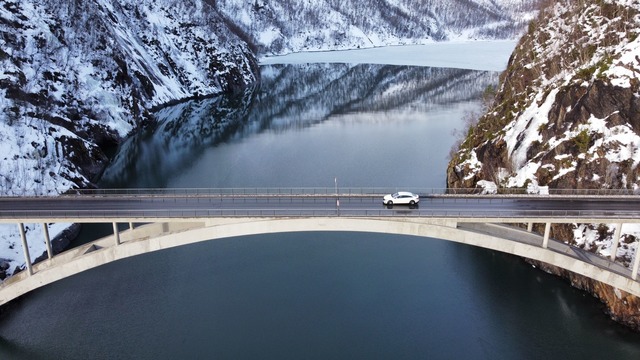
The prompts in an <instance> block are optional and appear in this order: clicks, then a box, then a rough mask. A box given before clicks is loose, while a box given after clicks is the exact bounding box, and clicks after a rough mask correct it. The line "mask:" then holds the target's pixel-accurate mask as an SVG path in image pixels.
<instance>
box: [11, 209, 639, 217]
mask: <svg viewBox="0 0 640 360" xmlns="http://www.w3.org/2000/svg"><path fill="white" fill-rule="evenodd" d="M336 216H339V217H435V218H467V219H497V218H500V219H526V218H540V219H568V218H571V219H619V220H622V219H636V220H637V219H638V212H636V211H598V210H496V211H492V210H484V211H480V212H478V211H473V210H469V211H460V210H453V211H452V210H419V209H410V208H407V207H402V206H396V207H394V208H392V209H379V210H372V209H366V210H358V209H180V210H97V211H96V210H30V211H11V212H6V213H5V212H3V213H2V214H1V215H0V217H1V218H3V219H5V220H6V219H65V218H66V219H77V220H80V219H98V218H108V219H125V218H139V219H149V220H151V219H154V218H182V219H185V218H212V217H281V218H286V217H291V218H295V217H336Z"/></svg>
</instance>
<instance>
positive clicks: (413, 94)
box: [0, 65, 640, 359]
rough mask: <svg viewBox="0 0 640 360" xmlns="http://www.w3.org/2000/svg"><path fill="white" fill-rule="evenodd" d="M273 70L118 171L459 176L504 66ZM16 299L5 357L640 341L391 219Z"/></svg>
mask: <svg viewBox="0 0 640 360" xmlns="http://www.w3.org/2000/svg"><path fill="white" fill-rule="evenodd" d="M263 71H264V77H263V83H262V85H261V87H260V88H258V89H251V90H250V91H247V93H245V94H242V95H241V96H239V97H237V98H232V99H225V98H217V99H209V100H207V101H202V102H190V103H185V104H181V105H179V106H176V107H173V108H169V109H165V110H163V111H162V112H161V113H160V114H159V117H160V118H161V123H160V125H159V126H158V127H157V128H155V129H152V130H150V131H149V132H146V133H143V134H139V135H137V136H135V137H134V138H132V139H130V141H129V142H127V144H125V145H124V146H123V148H122V151H121V152H120V154H119V155H118V157H117V159H116V161H115V162H114V165H113V166H112V167H111V168H110V169H109V171H107V172H106V173H105V178H104V180H103V186H110V187H217V186H220V187H233V186H236V187H266V186H283V187H284V186H304V187H306V186H326V187H332V186H333V185H334V178H335V177H337V178H338V181H339V182H340V184H341V185H342V186H403V187H406V188H409V189H411V188H413V187H420V188H424V187H434V188H435V187H443V186H444V182H445V179H444V169H445V168H446V162H447V160H446V157H447V153H448V152H449V148H450V146H451V144H452V142H453V139H452V135H451V131H452V130H453V129H455V128H459V127H461V126H462V123H463V120H462V119H463V118H464V117H465V114H466V113H467V112H469V111H472V110H474V109H477V108H478V107H479V103H478V101H477V100H476V99H477V98H478V97H479V94H480V93H481V91H482V90H483V89H484V87H485V86H486V85H488V84H491V83H493V82H495V74H489V73H481V72H470V71H460V70H446V69H424V68H407V67H386V66H350V65H331V66H329V65H307V66H282V67H266V68H264V69H263ZM87 229H89V230H87V231H86V232H87V233H88V236H90V235H95V230H91V228H90V227H87ZM81 241H82V240H81ZM3 310H4V309H3ZM6 310H7V311H3V312H2V316H1V319H0V359H468V358H473V359H550V358H551V359H555V358H561V359H599V358H608V359H638V358H640V335H638V334H635V333H631V332H629V331H627V330H625V329H624V328H622V327H620V326H619V325H617V324H615V323H613V322H612V321H610V320H609V319H608V318H607V317H606V315H604V313H603V311H602V308H601V305H600V304H599V303H598V302H597V301H596V300H595V299H593V298H592V297H590V296H588V295H585V294H584V293H582V292H580V291H577V290H575V289H573V288H571V287H570V286H568V284H566V283H565V282H564V281H562V280H559V279H557V278H555V277H553V276H550V275H548V274H545V273H543V272H541V271H539V270H537V269H534V268H532V267H531V266H530V265H527V264H525V263H524V262H523V261H522V260H520V259H518V258H514V257H511V256H507V255H504V254H500V253H495V252H491V251H487V250H483V249H477V248H473V247H470V246H463V245H458V244H452V243H448V242H445V241H440V240H437V239H428V238H418V237H407V236H390V235H381V234H367V233H348V232H338V233H323V232H311V233H286V234H274V235H261V236H251V237H240V238H234V239H224V240H216V241H211V242H207V243H199V244H194V245H190V246H184V247H180V248H176V249H170V250H165V251H160V252H156V253H151V254H147V255H144V256H139V257H134V258H129V259H125V260H121V261H118V262H115V263H111V264H108V265H105V266H102V267H100V268H97V269H93V270H91V271H87V272H84V273H81V274H78V275H76V276H73V277H71V278H68V279H65V280H63V281H59V282H57V283H55V284H52V285H50V286H46V287H44V288H42V289H40V290H37V291H35V292H33V293H31V294H29V295H28V296H25V297H23V298H22V299H20V300H18V301H16V302H14V303H13V304H11V305H10V306H9V307H7V308H6Z"/></svg>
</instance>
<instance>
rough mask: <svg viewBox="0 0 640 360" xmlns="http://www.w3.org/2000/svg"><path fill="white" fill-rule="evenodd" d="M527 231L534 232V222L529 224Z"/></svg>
mask: <svg viewBox="0 0 640 360" xmlns="http://www.w3.org/2000/svg"><path fill="white" fill-rule="evenodd" d="M527 231H528V232H533V223H532V222H530V223H528V224H527Z"/></svg>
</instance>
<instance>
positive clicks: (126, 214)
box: [0, 194, 640, 222]
mask: <svg viewBox="0 0 640 360" xmlns="http://www.w3.org/2000/svg"><path fill="white" fill-rule="evenodd" d="M335 215H340V216H431V217H454V216H464V217H478V218H480V217H555V218H558V217H573V218H617V219H621V218H624V219H631V218H635V219H637V218H640V197H638V198H636V197H633V196H626V197H604V196H601V197H558V196H521V197H502V196H486V195H478V196H464V197H456V196H423V197H421V199H420V203H419V206H413V207H410V206H400V205H396V206H393V207H387V206H384V205H383V204H382V195H366V194H365V195H196V196H193V195H189V196H187V195H175V196H172V195H144V194H136V195H118V196H115V195H106V196H95V195H76V196H70V195H65V196H58V197H25V198H21V197H0V220H2V221H4V222H7V221H9V220H12V219H46V218H56V219H64V218H73V219H92V218H113V219H117V218H149V219H151V218H184V217H202V218H205V217H220V216H335Z"/></svg>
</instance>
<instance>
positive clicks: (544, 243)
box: [542, 223, 551, 249]
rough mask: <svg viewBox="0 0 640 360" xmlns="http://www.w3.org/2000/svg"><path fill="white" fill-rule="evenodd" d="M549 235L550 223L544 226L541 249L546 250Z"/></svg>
mask: <svg viewBox="0 0 640 360" xmlns="http://www.w3.org/2000/svg"><path fill="white" fill-rule="evenodd" d="M549 233H551V223H546V224H545V225H544V239H543V240H542V247H543V248H545V249H546V248H547V246H549Z"/></svg>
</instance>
